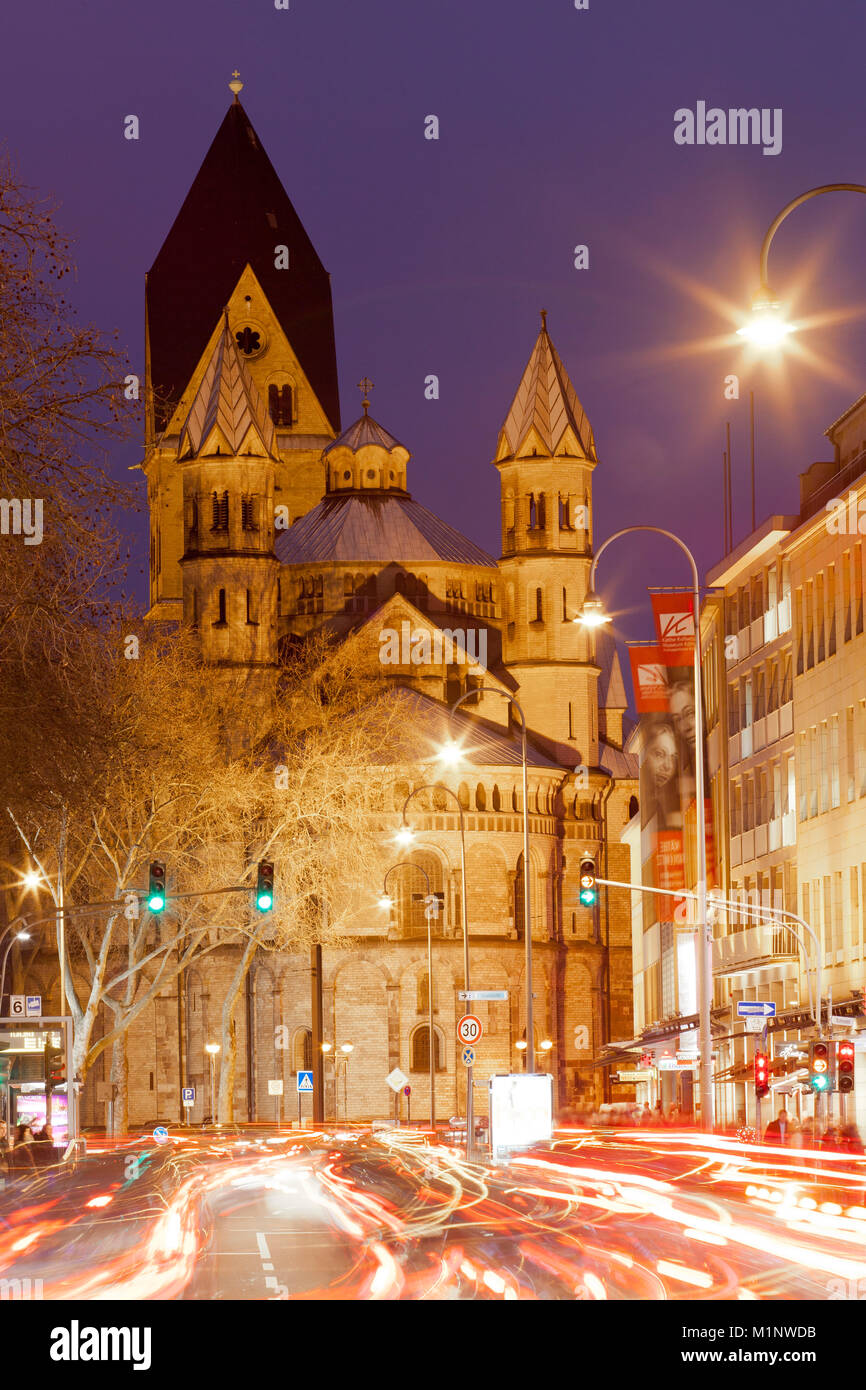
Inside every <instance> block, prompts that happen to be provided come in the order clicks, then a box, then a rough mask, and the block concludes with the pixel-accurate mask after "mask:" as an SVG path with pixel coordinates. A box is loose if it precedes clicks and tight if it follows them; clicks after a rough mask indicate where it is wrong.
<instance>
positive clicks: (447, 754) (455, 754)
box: [436, 738, 464, 767]
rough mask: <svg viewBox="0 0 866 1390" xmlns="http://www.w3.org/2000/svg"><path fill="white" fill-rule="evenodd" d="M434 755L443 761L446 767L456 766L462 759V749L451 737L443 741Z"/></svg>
mask: <svg viewBox="0 0 866 1390" xmlns="http://www.w3.org/2000/svg"><path fill="white" fill-rule="evenodd" d="M436 756H437V759H438V760H439V762H440V763H444V764H445V766H446V767H457V766H458V765H459V764H460V762H461V761H462V760H463V757H464V750H463V748H462V747H461V745H460V744H459V743H457V741H456V740H455V739H453V738H452V739H449V741H448V742H447V743H443V745H442V747H441V748H440V749H439V752H438V753H437V755H436Z"/></svg>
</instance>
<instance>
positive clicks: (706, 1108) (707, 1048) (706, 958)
mask: <svg viewBox="0 0 866 1390" xmlns="http://www.w3.org/2000/svg"><path fill="white" fill-rule="evenodd" d="M778 220H779V219H777V222H778ZM635 531H652V532H654V533H655V534H656V535H658V536H666V537H667V539H668V540H671V541H673V542H674V544H675V545H678V546H679V548H680V550H681V551H682V552H683V554H684V555H685V556H686V557H687V558H688V561H689V564H690V565H691V568H692V604H693V609H694V622H695V649H694V662H693V676H694V701H695V799H696V801H697V815H696V817H695V825H696V838H697V846H696V848H697V870H698V882H697V898H698V935H697V974H698V991H699V1009H698V1020H699V1023H698V1030H699V1038H700V1059H701V1085H700V1095H701V1122H702V1124H703V1127H704V1128H705V1129H707V1130H710V1131H712V1129H713V1099H714V1098H713V1078H712V1056H713V1040H712V1033H711V1031H710V1006H711V1001H712V990H713V941H712V934H711V929H710V927H709V925H708V922H707V823H706V822H707V808H706V804H705V801H704V711H703V700H702V697H701V685H702V683H701V585H700V576H699V574H698V567H697V563H696V561H695V557H694V555H693V554H692V552H691V551H690V550H689V548H688V546H687V545H686V544H685V542H684V541H681V540H680V538H679V536H675V535H674V533H673V532H672V531H665V530H663V529H662V528H661V527H660V526H626V527H624V529H623V530H621V531H615V532H614V534H613V535H612V536H608V538H607V540H606V541H603V542H602V544H601V545H600V546H599V548H598V550H597V551H596V553H595V558H594V559H593V562H592V567H591V569H590V571H589V586H588V591H587V598H591V600H592V603H591V606H590V609H589V612H588V614H586V618H584V612H583V611H582V612H581V613H579V614H578V616H577V617H576V618H575V619H574V621H575V622H582V623H584V625H585V626H587V627H598V626H599V611H600V605H599V601H598V599H597V598H596V596H595V593H594V590H593V581H594V579H595V571H596V568H597V566H598V562H599V560H600V559H601V557H602V555H603V554H604V552H605V550H606V549H607V547H608V546H609V545H611V544H612V542H613V541H615V540H619V539H620V537H621V536H628V535H631V534H632V533H633V532H635ZM585 607H586V605H585V604H584V608H585Z"/></svg>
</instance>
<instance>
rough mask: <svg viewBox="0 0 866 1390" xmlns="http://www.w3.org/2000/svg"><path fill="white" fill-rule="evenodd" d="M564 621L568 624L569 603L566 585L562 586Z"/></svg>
mask: <svg viewBox="0 0 866 1390" xmlns="http://www.w3.org/2000/svg"><path fill="white" fill-rule="evenodd" d="M562 621H563V622H564V623H567V622H568V603H567V602H566V598H565V585H564V584H563V586H562Z"/></svg>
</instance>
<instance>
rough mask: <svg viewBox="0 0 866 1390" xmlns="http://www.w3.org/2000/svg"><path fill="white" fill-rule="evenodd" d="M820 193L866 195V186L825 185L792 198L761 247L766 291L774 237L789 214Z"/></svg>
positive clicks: (775, 219) (773, 223) (775, 220)
mask: <svg viewBox="0 0 866 1390" xmlns="http://www.w3.org/2000/svg"><path fill="white" fill-rule="evenodd" d="M819 193H866V185H864V184H862V183H824V184H822V185H821V187H820V188H810V189H809V190H808V191H807V192H806V193H801V194H800V195H799V197H797V198H792V199H791V201H790V203H786V204H785V206H784V207H783V208H782V211H781V212H780V213H779V214H778V215H777V216H776V217H774V218H773V221H772V222H771V223H770V226H769V228H768V229H767V234H766V236H765V237H764V243H763V245H762V247H761V272H760V273H761V289H762V290H766V289H767V288H768V286H767V259H768V257H769V255H770V246H771V244H772V241H773V237H774V236H775V235H776V232H777V231H778V230H779V227H780V226H781V224H782V223H783V222H784V220H785V218H786V217H787V216H788V214H789V213H792V212H793V211H794V209H795V208H798V207H799V206H800V204H801V203H805V202H806V201H807V200H808V199H809V198H816V197H817V196H818V194H819Z"/></svg>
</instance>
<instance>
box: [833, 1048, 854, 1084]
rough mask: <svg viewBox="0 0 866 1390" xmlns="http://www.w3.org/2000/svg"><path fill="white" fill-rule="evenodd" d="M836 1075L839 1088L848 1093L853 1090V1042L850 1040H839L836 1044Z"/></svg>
mask: <svg viewBox="0 0 866 1390" xmlns="http://www.w3.org/2000/svg"><path fill="white" fill-rule="evenodd" d="M836 1075H837V1076H838V1078H839V1083H838V1084H839V1090H840V1092H842V1093H848V1092H851V1091H853V1090H854V1044H853V1043H852V1042H847V1041H846V1042H840V1043H837V1044H836Z"/></svg>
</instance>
